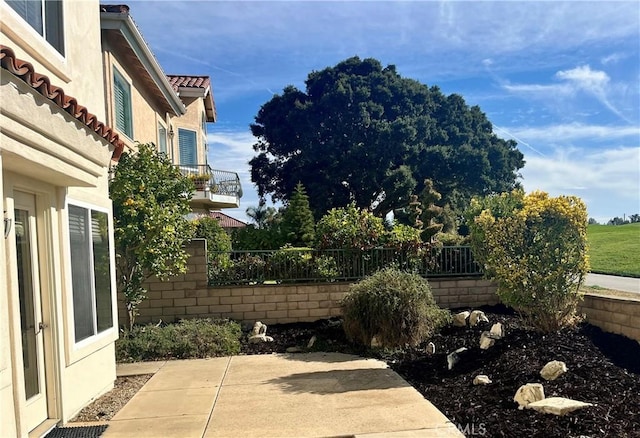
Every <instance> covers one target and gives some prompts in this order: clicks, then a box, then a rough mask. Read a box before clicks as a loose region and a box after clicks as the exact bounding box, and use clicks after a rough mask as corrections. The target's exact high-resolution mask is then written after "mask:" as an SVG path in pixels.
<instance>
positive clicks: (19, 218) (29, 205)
mask: <svg viewBox="0 0 640 438" xmlns="http://www.w3.org/2000/svg"><path fill="white" fill-rule="evenodd" d="M14 227H15V235H16V256H17V270H18V272H17V274H18V297H19V301H20V329H21V335H22V365H23V368H24V382H23V383H24V394H25V399H26V400H25V405H24V406H25V416H24V417H23V418H25V421H26V423H27V427H28V430H32V429H34V428H35V427H36V426H38V425H39V424H40V423H42V422H43V421H44V420H46V419H47V393H46V388H47V385H46V382H45V363H44V334H43V331H44V330H45V329H46V328H47V327H46V325H45V324H44V322H43V319H42V306H41V294H40V274H39V269H38V236H37V229H36V208H35V196H34V195H30V194H27V193H21V192H16V193H15V211H14Z"/></svg>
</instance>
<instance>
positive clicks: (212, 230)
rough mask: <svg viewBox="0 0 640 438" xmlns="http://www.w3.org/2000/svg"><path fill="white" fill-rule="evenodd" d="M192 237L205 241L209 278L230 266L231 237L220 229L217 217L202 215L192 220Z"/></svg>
mask: <svg viewBox="0 0 640 438" xmlns="http://www.w3.org/2000/svg"><path fill="white" fill-rule="evenodd" d="M193 222H194V225H195V229H196V231H195V235H194V237H197V238H201V239H206V241H207V263H208V271H209V278H210V279H211V278H215V277H216V276H218V275H220V273H221V272H223V271H225V270H227V269H229V268H230V267H231V258H230V256H229V252H230V251H231V237H229V234H227V232H226V231H225V230H223V229H222V227H221V226H220V223H219V222H218V220H217V219H214V218H212V217H210V216H202V217H199V218H198V219H195V220H194V221H193Z"/></svg>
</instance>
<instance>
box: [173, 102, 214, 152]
mask: <svg viewBox="0 0 640 438" xmlns="http://www.w3.org/2000/svg"><path fill="white" fill-rule="evenodd" d="M181 99H182V102H183V103H184V105H185V107H186V110H187V112H186V114H184V115H183V116H180V117H173V118H172V119H171V124H172V125H173V129H174V131H175V132H176V133H177V132H178V129H179V128H183V129H189V130H191V131H195V132H196V133H197V134H196V138H197V139H198V150H197V152H198V154H197V158H198V164H206V163H207V156H206V150H205V149H206V148H205V145H206V141H207V138H206V132H205V131H203V129H202V117H203V115H204V101H203V99H201V98H197V97H184V96H181ZM173 143H174V144H173V156H174V157H175V163H176V164H179V160H178V158H179V157H180V153H179V150H180V149H179V144H178V136H177V134H176V136H175V138H174V142H173Z"/></svg>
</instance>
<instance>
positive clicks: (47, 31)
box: [7, 0, 64, 55]
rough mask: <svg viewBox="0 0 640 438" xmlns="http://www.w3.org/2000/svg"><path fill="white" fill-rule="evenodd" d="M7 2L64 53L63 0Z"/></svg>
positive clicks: (18, 0) (12, 0) (14, 0)
mask: <svg viewBox="0 0 640 438" xmlns="http://www.w3.org/2000/svg"><path fill="white" fill-rule="evenodd" d="M7 4H8V5H9V6H11V8H13V10H14V11H16V12H17V13H18V15H20V16H21V17H22V18H23V19H24V20H25V21H26V22H27V23H29V25H30V26H31V27H33V28H34V29H35V31H36V32H38V33H39V34H40V35H42V36H43V37H44V38H45V39H46V40H47V42H48V43H49V44H51V45H52V46H53V47H54V48H55V49H56V50H57V51H58V52H60V54H61V55H64V23H63V21H62V0H7Z"/></svg>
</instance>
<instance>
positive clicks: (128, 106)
mask: <svg viewBox="0 0 640 438" xmlns="http://www.w3.org/2000/svg"><path fill="white" fill-rule="evenodd" d="M118 84H120V86H122V87H123V88H124V90H123V92H124V94H125V96H124V101H123V105H124V108H122V111H123V112H124V118H125V120H124V121H123V123H124V124H125V126H121V125H120V123H119V117H118V112H119V106H118V97H117V88H118ZM131 88H132V87H131V82H129V81H128V80H127V78H126V77H125V76H124V75H123V74H122V73H120V71H119V70H118V69H117V68H116V66H113V118H114V123H113V124H114V125H115V127H116V129H117V130H118V131H119V132H121V133H122V134H124V135H125V136H127V137H128V138H129V139H131V140H133V101H132V93H131ZM127 120H128V124H127Z"/></svg>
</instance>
